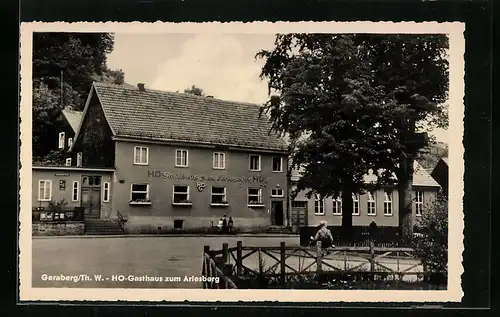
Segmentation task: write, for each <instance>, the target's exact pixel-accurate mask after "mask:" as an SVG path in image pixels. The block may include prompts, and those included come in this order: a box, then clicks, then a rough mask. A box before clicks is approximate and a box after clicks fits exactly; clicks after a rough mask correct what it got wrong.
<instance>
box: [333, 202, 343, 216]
mask: <svg viewBox="0 0 500 317" xmlns="http://www.w3.org/2000/svg"><path fill="white" fill-rule="evenodd" d="M332 202H333V204H332V214H333V215H335V216H340V215H342V198H341V197H337V198H332Z"/></svg>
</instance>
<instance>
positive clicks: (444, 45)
mask: <svg viewBox="0 0 500 317" xmlns="http://www.w3.org/2000/svg"><path fill="white" fill-rule="evenodd" d="M367 45H369V47H370V51H371V56H372V58H373V66H374V67H373V72H374V74H375V77H374V78H375V83H374V84H375V85H377V86H379V87H383V89H384V94H383V96H384V99H385V102H387V104H389V105H390V107H388V109H389V110H390V111H389V112H388V113H387V116H388V118H390V124H388V125H387V126H386V128H387V134H388V136H389V135H391V136H395V137H396V138H397V140H398V142H399V148H398V149H397V150H396V151H394V152H393V154H394V158H395V166H394V167H393V169H394V171H395V173H396V175H397V178H398V193H399V225H400V228H401V231H402V232H401V233H402V236H403V238H405V239H408V238H409V237H410V236H411V233H412V230H413V217H412V202H413V189H412V183H413V163H414V161H415V159H416V158H417V157H418V155H419V153H421V152H422V150H425V149H426V148H427V147H428V146H429V145H430V144H432V143H433V142H434V140H433V139H431V138H429V137H428V136H427V133H426V132H428V131H429V130H432V129H433V128H435V127H441V128H446V127H447V126H448V107H447V105H446V101H447V99H448V88H449V70H448V67H449V65H448V60H447V51H448V46H449V40H448V37H447V36H446V35H444V34H439V35H408V34H406V35H373V36H370V37H369V38H368V43H367Z"/></svg>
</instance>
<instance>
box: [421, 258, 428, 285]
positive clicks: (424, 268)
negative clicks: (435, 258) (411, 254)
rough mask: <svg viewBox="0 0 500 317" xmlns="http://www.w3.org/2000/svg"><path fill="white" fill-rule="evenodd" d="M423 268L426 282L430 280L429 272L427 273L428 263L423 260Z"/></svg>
mask: <svg viewBox="0 0 500 317" xmlns="http://www.w3.org/2000/svg"><path fill="white" fill-rule="evenodd" d="M422 270H423V271H424V282H429V274H428V273H427V271H428V269H427V263H426V262H422Z"/></svg>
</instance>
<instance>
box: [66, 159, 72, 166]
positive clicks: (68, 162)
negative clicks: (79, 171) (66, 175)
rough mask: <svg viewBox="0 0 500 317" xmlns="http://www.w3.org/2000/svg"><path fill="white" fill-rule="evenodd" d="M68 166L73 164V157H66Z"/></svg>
mask: <svg viewBox="0 0 500 317" xmlns="http://www.w3.org/2000/svg"><path fill="white" fill-rule="evenodd" d="M66 166H71V157H69V158H67V159H66Z"/></svg>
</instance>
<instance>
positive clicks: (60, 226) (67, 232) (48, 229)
mask: <svg viewBox="0 0 500 317" xmlns="http://www.w3.org/2000/svg"><path fill="white" fill-rule="evenodd" d="M84 233H85V223H84V222H82V221H75V222H73V221H72V222H34V223H33V224H32V235H33V236H73V235H83V234H84Z"/></svg>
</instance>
